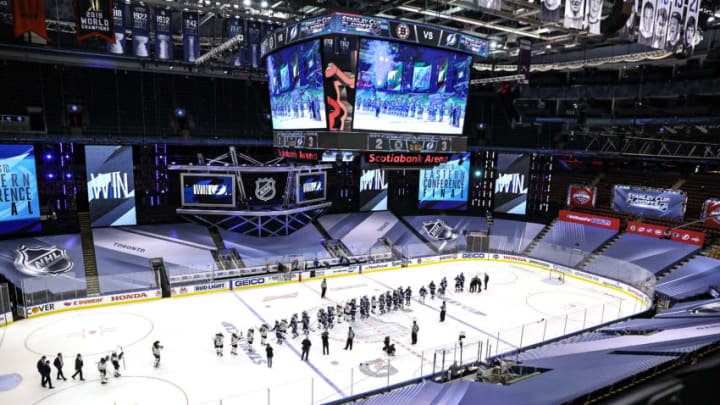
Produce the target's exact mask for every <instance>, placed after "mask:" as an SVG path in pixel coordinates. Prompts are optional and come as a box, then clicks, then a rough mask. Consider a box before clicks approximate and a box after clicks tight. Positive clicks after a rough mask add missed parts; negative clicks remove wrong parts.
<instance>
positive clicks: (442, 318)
mask: <svg viewBox="0 0 720 405" xmlns="http://www.w3.org/2000/svg"><path fill="white" fill-rule="evenodd" d="M446 312H447V304H446V303H445V301H443V303H442V306H441V307H440V322H445V313H446Z"/></svg>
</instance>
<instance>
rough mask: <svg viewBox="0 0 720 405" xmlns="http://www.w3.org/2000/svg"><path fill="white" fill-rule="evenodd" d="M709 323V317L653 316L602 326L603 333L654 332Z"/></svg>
mask: <svg viewBox="0 0 720 405" xmlns="http://www.w3.org/2000/svg"><path fill="white" fill-rule="evenodd" d="M707 323H708V319H707V318H700V317H683V318H652V319H642V318H639V319H631V320H629V321H626V322H622V323H618V324H616V325H612V326H608V327H605V328H602V329H601V330H600V331H601V332H603V333H610V332H611V333H618V332H652V331H658V330H672V329H682V328H691V327H696V326H700V325H705V324H707Z"/></svg>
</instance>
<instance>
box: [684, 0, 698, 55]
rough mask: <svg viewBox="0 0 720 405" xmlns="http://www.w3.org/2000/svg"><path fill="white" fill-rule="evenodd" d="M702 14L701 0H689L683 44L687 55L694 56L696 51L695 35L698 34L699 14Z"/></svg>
mask: <svg viewBox="0 0 720 405" xmlns="http://www.w3.org/2000/svg"><path fill="white" fill-rule="evenodd" d="M699 13H700V0H688V6H687V13H686V17H685V30H684V31H683V32H684V33H685V36H684V38H683V44H684V46H685V50H686V53H687V54H688V55H690V54H692V51H693V50H695V35H696V34H697V25H698V14H699Z"/></svg>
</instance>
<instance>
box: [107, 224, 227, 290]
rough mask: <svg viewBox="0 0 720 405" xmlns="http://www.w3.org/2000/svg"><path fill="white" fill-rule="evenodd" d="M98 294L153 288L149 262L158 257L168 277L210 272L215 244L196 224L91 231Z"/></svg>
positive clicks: (205, 229) (207, 233)
mask: <svg viewBox="0 0 720 405" xmlns="http://www.w3.org/2000/svg"><path fill="white" fill-rule="evenodd" d="M93 240H94V243H95V257H96V261H97V269H98V276H99V277H98V279H99V284H100V291H101V292H102V293H111V292H120V291H129V290H133V289H148V288H156V287H157V283H156V280H155V275H154V274H153V272H152V270H151V268H150V259H152V258H156V257H162V258H163V261H164V263H165V268H166V270H167V272H168V276H177V275H183V274H191V273H198V272H203V271H209V270H212V269H213V268H214V267H215V260H214V259H213V257H212V251H213V250H214V249H215V244H214V242H213V240H212V237H211V236H210V233H209V232H208V230H207V228H206V227H204V226H201V225H197V224H187V223H180V224H162V225H140V226H126V227H113V228H95V229H93Z"/></svg>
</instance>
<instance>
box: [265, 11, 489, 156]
mask: <svg viewBox="0 0 720 405" xmlns="http://www.w3.org/2000/svg"><path fill="white" fill-rule="evenodd" d="M262 52H263V55H266V57H267V69H268V81H269V88H270V102H271V110H272V122H273V129H274V130H275V137H274V144H275V146H276V147H280V148H302V149H338V150H346V149H347V150H368V151H396V152H426V153H457V152H464V151H465V150H466V147H467V139H466V138H464V137H462V136H461V135H462V133H463V126H464V124H465V111H466V105H467V97H468V89H469V84H470V66H471V63H472V58H473V56H482V57H486V56H487V41H485V40H482V39H479V38H475V37H471V36H468V35H465V34H461V33H457V32H453V31H449V30H445V29H441V28H438V27H431V26H426V25H423V24H412V23H407V22H402V21H394V20H387V19H383V18H377V17H364V16H355V15H352V16H351V15H345V14H341V13H336V14H333V15H331V16H323V17H317V18H313V19H311V20H307V21H303V22H300V23H297V24H294V25H292V26H288V27H284V28H282V29H280V30H277V31H275V32H273V33H271V34H270V35H268V37H266V38H265V39H264V41H263V43H262Z"/></svg>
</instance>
